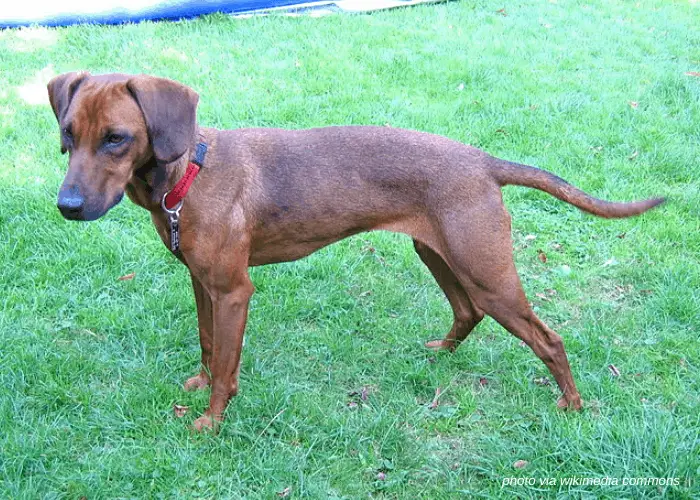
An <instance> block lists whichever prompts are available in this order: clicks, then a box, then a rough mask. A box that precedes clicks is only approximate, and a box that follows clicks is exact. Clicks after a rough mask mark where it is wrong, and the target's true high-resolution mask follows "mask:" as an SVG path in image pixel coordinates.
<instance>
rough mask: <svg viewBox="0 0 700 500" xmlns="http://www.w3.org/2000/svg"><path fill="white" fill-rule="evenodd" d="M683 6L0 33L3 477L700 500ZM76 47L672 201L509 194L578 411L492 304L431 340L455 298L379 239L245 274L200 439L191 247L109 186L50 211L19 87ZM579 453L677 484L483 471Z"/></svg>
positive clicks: (246, 112)
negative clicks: (220, 402) (447, 347)
mask: <svg viewBox="0 0 700 500" xmlns="http://www.w3.org/2000/svg"><path fill="white" fill-rule="evenodd" d="M504 5H505V6H506V7H505V8H506V11H505V14H506V15H505V16H504V15H503V14H502V13H499V12H498V11H499V9H502V8H503V7H504ZM698 26H700V7H699V6H698V4H697V3H695V2H690V3H688V2H685V1H683V2H681V1H678V2H669V1H662V0H649V1H644V2H640V3H637V4H635V3H634V2H607V1H602V0H591V1H587V2H582V1H579V2H561V1H559V2H556V1H549V2H544V1H538V2H535V1H532V0H524V1H523V2H519V3H514V4H511V3H508V2H506V3H503V2H501V3H499V2H492V1H475V2H453V3H448V4H442V5H434V6H423V7H418V8H411V9H405V10H396V11H389V12H383V13H376V14H372V15H348V16H333V17H327V18H322V19H310V18H296V19H291V18H277V17H270V18H260V19H247V20H233V19H230V18H228V17H225V16H210V17H205V18H202V19H199V20H195V21H188V22H179V23H158V24H152V23H144V24H139V25H129V26H117V27H93V26H80V27H70V28H65V29H52V30H39V29H31V30H19V31H14V30H6V31H2V32H0V54H1V57H0V138H1V139H2V147H1V148H0V259H1V260H0V296H1V297H2V300H1V301H0V367H1V368H0V497H6V498H12V499H18V498H27V499H34V498H79V497H81V496H86V497H88V498H90V499H93V498H242V497H245V498H277V497H276V493H277V492H281V491H283V490H284V489H285V488H287V487H291V493H290V495H289V497H290V498H322V499H325V498H367V497H373V498H411V499H412V498H425V499H440V498H460V497H495V496H504V497H512V496H519V497H532V498H541V497H550V496H555V495H558V496H561V497H568V496H571V497H577V498H578V497H581V498H596V497H610V498H641V497H656V496H659V495H666V496H667V497H669V498H698V497H699V496H700V484H699V483H698V479H699V476H700V458H699V457H700V400H699V394H700V342H699V341H698V334H699V332H700V181H699V180H698V179H699V178H700V78H697V77H693V76H690V75H686V74H685V73H686V72H692V71H695V72H698V71H700V32H699V31H698V29H697V27H698ZM76 69H85V70H89V71H91V72H93V73H99V72H111V71H124V72H135V73H137V72H146V73H152V74H157V75H160V76H166V77H171V78H174V79H177V80H179V81H181V82H183V83H186V84H188V85H190V86H192V87H193V88H195V89H196V90H197V91H198V92H199V93H200V94H201V105H200V108H199V116H200V121H201V123H203V124H206V125H210V126H217V127H222V128H235V127H246V126H275V127H291V128H296V127H309V126H320V125H331V124H385V123H389V124H391V125H393V126H397V127H406V128H414V129H420V130H424V131H429V132H434V133H438V134H443V135H446V136H449V137H452V138H454V139H457V140H461V141H464V142H469V143H471V144H474V145H476V146H478V147H481V148H483V149H485V150H486V151H488V152H489V153H492V154H494V155H497V156H500V157H504V158H507V159H510V160H513V161H520V162H527V163H531V164H534V165H537V166H539V167H542V168H546V169H548V170H550V171H553V172H555V173H557V174H558V175H561V176H562V177H564V178H566V179H568V180H569V181H571V182H573V183H574V184H576V185H578V186H580V187H582V188H584V189H586V190H587V191H589V192H591V193H593V194H595V195H597V196H600V197H605V198H610V199H617V200H631V199H636V198H644V197H651V196H667V197H668V203H667V204H666V205H664V206H663V207H661V208H660V209H657V210H655V211H652V212H650V213H648V214H646V215H644V216H642V217H639V218H635V219H627V220H620V221H605V220H600V219H596V218H593V217H590V216H586V215H584V214H582V213H580V212H578V211H577V210H575V209H573V208H572V207H569V206H567V205H565V204H562V203H560V202H558V201H556V200H554V199H553V198H551V197H549V196H547V195H544V194H543V193H539V192H536V191H532V190H527V189H521V188H508V189H506V190H505V198H506V202H507V205H508V207H509V209H510V211H511V213H512V214H513V225H514V237H513V240H514V248H515V251H516V260H517V265H518V268H519V272H520V274H521V277H522V280H523V283H524V285H525V287H526V290H527V293H528V296H529V298H530V299H531V300H532V301H533V303H534V306H535V309H536V311H537V312H538V314H539V315H540V316H541V317H542V318H543V319H544V320H545V321H546V322H547V323H548V324H550V325H551V326H552V327H553V328H555V329H557V330H558V331H559V332H560V333H561V334H562V336H563V337H564V339H565V342H566V345H567V350H568V353H569V357H570V360H571V363H572V369H573V373H574V377H575V378H576V380H577V381H578V384H579V389H580V391H581V394H582V396H583V398H584V400H585V401H586V407H585V409H584V411H582V412H581V413H576V414H569V413H562V412H560V411H558V410H557V409H556V407H555V399H556V390H555V389H554V388H553V386H552V385H549V386H547V385H539V384H537V383H535V380H536V379H539V378H541V377H549V374H548V373H547V371H546V368H545V366H544V365H543V364H542V363H541V362H540V361H539V360H538V359H537V358H536V357H535V356H534V355H533V354H532V353H531V352H530V351H529V350H528V349H525V348H523V347H521V346H520V344H519V342H518V341H517V339H515V338H514V337H512V336H510V335H508V334H507V333H506V332H505V331H504V330H502V329H501V328H500V327H499V326H498V325H496V324H495V323H494V322H493V321H491V320H488V321H484V322H483V323H482V324H481V325H480V326H479V327H478V329H477V330H476V331H475V332H474V334H473V335H472V336H471V337H470V338H469V340H468V342H467V343H466V344H465V345H463V346H462V348H461V349H460V350H459V351H457V353H456V354H454V355H448V354H443V353H438V354H434V353H431V352H427V351H426V350H425V349H424V348H423V347H422V342H423V341H425V340H428V339H433V338H439V337H441V336H442V335H444V334H445V333H446V332H447V330H448V329H449V327H450V325H451V312H450V310H449V307H448V306H447V303H446V302H445V300H444V299H443V297H442V295H441V292H440V291H439V289H438V287H437V286H436V285H435V284H434V283H433V281H432V277H431V276H430V275H429V273H428V271H427V270H426V269H425V268H424V267H423V266H422V264H420V262H419V260H418V259H417V258H416V257H415V256H414V254H413V250H412V248H411V245H410V241H409V240H408V239H407V238H405V237H402V236H398V235H390V234H382V233H375V234H370V235H361V236H358V237H355V238H352V239H350V240H347V241H344V242H342V243H339V244H337V245H334V246H332V247H329V248H326V249H324V250H322V251H320V252H318V253H317V254H315V255H313V256H311V257H309V258H307V259H305V260H303V261H299V262H296V263H292V264H285V265H277V266H269V267H263V268H256V269H254V270H252V277H253V281H254V282H255V284H256V286H257V293H256V294H255V296H254V300H253V303H252V307H251V314H250V319H249V322H248V329H247V333H248V335H247V345H246V349H245V352H244V356H243V369H242V373H241V378H242V380H241V393H240V395H239V396H238V397H237V398H236V399H235V400H234V401H233V403H232V404H231V405H230V407H229V409H228V411H227V420H226V422H225V423H224V425H223V426H222V428H221V432H220V433H219V434H218V435H215V436H212V435H194V434H192V433H191V432H190V431H189V429H188V424H189V423H191V422H192V420H193V419H194V418H195V417H196V416H197V415H198V414H199V413H200V412H201V411H203V409H204V408H205V407H206V404H207V401H208V394H207V393H206V392H200V393H196V394H192V393H184V392H183V391H182V390H181V383H182V382H183V381H184V380H185V378H186V377H188V376H190V375H192V374H193V373H194V372H195V371H196V370H197V363H198V359H199V346H198V339H197V333H196V318H195V309H194V300H193V298H192V294H191V290H190V286H189V283H188V277H187V273H186V271H185V269H184V268H183V267H182V266H180V265H179V264H178V263H177V262H176V261H175V259H174V258H173V257H172V256H170V255H169V253H168V251H167V250H166V248H165V247H163V246H162V244H161V243H160V242H159V241H158V239H157V237H156V235H155V231H154V230H153V228H152V227H151V223H150V219H149V217H148V215H147V214H146V213H145V212H144V211H142V210H141V209H138V208H137V207H135V206H134V205H132V204H131V203H129V202H124V203H122V204H121V205H119V206H118V207H116V208H115V209H114V210H112V211H111V212H110V213H109V214H108V215H107V216H106V217H104V218H103V219H102V220H100V221H98V222H95V223H91V224H78V223H70V222H67V221H64V220H63V219H62V218H61V217H60V215H59V213H58V211H57V210H56V208H55V196H56V192H57V188H58V186H59V185H60V182H61V179H62V175H63V171H64V170H65V168H66V158H64V157H62V156H60V154H59V141H58V129H57V126H56V124H55V121H54V117H53V115H52V113H51V110H50V109H49V107H48V105H47V104H46V103H45V102H44V103H42V104H32V101H33V97H34V96H35V95H39V96H40V97H41V98H42V99H45V97H44V95H43V92H44V88H43V84H44V83H45V82H46V80H47V78H48V77H50V76H52V75H53V74H56V73H59V72H63V71H69V70H76ZM32 84H34V86H32ZM631 102H634V103H637V104H636V107H634V106H633V105H631V104H630V103H631ZM528 235H534V236H536V238H535V239H534V240H533V239H531V238H527V236H528ZM370 247H373V248H375V249H376V251H375V252H372V251H370ZM538 250H542V251H544V252H545V253H546V255H547V257H548V259H547V262H546V263H542V262H540V261H539V260H538ZM131 272H135V273H136V277H135V279H133V280H131V281H117V278H118V277H119V276H121V275H124V274H127V273H131ZM552 290H553V291H552ZM538 294H539V295H538ZM610 364H613V365H615V366H616V367H617V368H618V369H619V371H620V372H621V376H619V377H612V376H611V373H610V370H609V369H608V365H610ZM363 387H367V393H368V396H367V398H366V400H364V401H363V400H362V399H361V398H358V396H357V395H350V393H352V392H353V391H360V392H361V391H362V388H363ZM437 387H441V388H442V391H443V395H442V397H441V399H440V405H439V406H438V408H437V409H432V410H431V409H430V408H429V404H430V402H431V401H432V399H433V396H434V394H435V390H436V388H437ZM351 402H353V403H357V406H354V407H353V406H352V405H349V403H351ZM175 403H177V404H180V405H187V406H189V407H190V411H189V413H188V414H187V415H185V417H184V418H182V419H178V418H176V417H175V416H174V415H173V411H172V405H173V404H175ZM516 460H525V461H527V462H528V465H527V466H526V467H525V468H523V469H516V468H514V467H513V463H514V462H515V461H516ZM380 472H383V473H384V474H385V475H386V476H385V479H384V480H381V479H379V478H378V474H379V473H380ZM571 476H576V477H589V478H595V477H604V476H608V477H613V478H618V479H619V481H620V483H622V480H623V478H625V477H634V478H638V477H674V478H679V484H678V486H671V487H656V486H641V485H636V486H629V485H622V484H618V485H617V486H614V485H613V486H562V485H555V486H547V485H544V486H540V485H539V482H538V483H537V484H535V485H531V486H505V487H503V488H502V487H501V485H502V483H503V480H504V478H509V477H520V478H528V477H533V478H537V480H538V481H539V479H540V478H549V477H556V478H564V477H571Z"/></svg>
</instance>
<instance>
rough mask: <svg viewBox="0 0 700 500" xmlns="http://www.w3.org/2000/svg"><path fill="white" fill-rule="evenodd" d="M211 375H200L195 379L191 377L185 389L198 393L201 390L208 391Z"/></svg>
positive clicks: (186, 382)
mask: <svg viewBox="0 0 700 500" xmlns="http://www.w3.org/2000/svg"><path fill="white" fill-rule="evenodd" d="M210 382H211V381H210V379H209V375H207V374H206V373H199V374H197V375H195V376H194V377H190V378H188V379H187V380H186V381H185V384H184V388H185V390H186V391H197V390H199V389H206V388H207V387H208V386H209V384H210Z"/></svg>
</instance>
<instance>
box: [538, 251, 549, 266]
mask: <svg viewBox="0 0 700 500" xmlns="http://www.w3.org/2000/svg"><path fill="white" fill-rule="evenodd" d="M537 258H538V259H540V262H542V264H544V263H546V262H547V254H545V253H544V252H543V251H542V250H537Z"/></svg>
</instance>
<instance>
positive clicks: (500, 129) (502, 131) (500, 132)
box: [496, 128, 508, 135]
mask: <svg viewBox="0 0 700 500" xmlns="http://www.w3.org/2000/svg"><path fill="white" fill-rule="evenodd" d="M496 133H497V134H503V135H508V132H506V131H505V129H502V128H499V129H496Z"/></svg>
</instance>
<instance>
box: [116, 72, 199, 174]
mask: <svg viewBox="0 0 700 500" xmlns="http://www.w3.org/2000/svg"><path fill="white" fill-rule="evenodd" d="M126 86H127V88H128V89H129V92H131V94H132V95H133V96H134V99H136V102H137V103H138V105H139V106H140V107H141V111H142V112H143V117H144V119H145V120H146V127H147V128H148V137H149V139H150V141H151V146H152V147H153V153H154V155H155V157H156V160H157V161H158V162H162V163H169V162H171V161H173V160H176V159H177V158H179V157H180V156H182V154H183V153H184V152H185V150H186V149H187V148H188V147H190V146H191V142H192V138H193V137H194V133H195V128H196V126H197V102H199V95H198V94H197V93H196V92H195V91H194V90H192V89H191V88H189V87H186V86H185V85H182V84H181V83H177V82H174V81H172V80H167V79H165V78H156V77H153V76H147V75H139V76H135V77H133V78H131V79H129V81H128V82H127V83H126Z"/></svg>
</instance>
